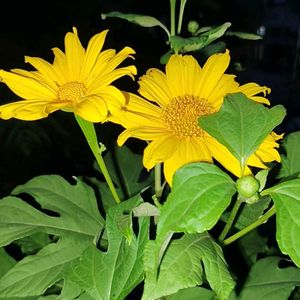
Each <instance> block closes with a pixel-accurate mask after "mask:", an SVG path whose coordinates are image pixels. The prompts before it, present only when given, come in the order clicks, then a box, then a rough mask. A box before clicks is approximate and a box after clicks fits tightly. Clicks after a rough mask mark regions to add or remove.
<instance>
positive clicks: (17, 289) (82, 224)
mask: <svg viewBox="0 0 300 300" xmlns="http://www.w3.org/2000/svg"><path fill="white" fill-rule="evenodd" d="M12 194H15V195H19V194H22V195H24V194H27V195H30V196H32V197H33V198H34V199H35V201H36V202H37V204H39V205H40V206H41V208H42V211H41V210H38V209H37V208H34V207H33V206H31V205H29V204H28V203H26V202H25V201H23V200H22V199H21V198H19V197H12V196H9V197H6V198H3V199H2V200H0V244H1V245H7V244H9V243H11V242H12V241H14V240H17V239H20V238H23V237H26V236H29V235H32V234H34V233H37V232H44V233H47V234H51V235H54V236H55V237H57V239H58V241H57V242H56V243H51V244H49V245H47V246H45V247H44V248H43V249H41V250H40V251H39V252H38V253H37V254H36V255H32V256H27V257H25V258H24V259H23V260H21V261H20V262H18V263H17V264H16V265H15V266H14V267H13V268H12V269H10V270H9V271H8V272H7V273H6V274H5V275H4V276H3V277H2V278H1V280H0V295H1V296H3V297H26V296H32V295H40V294H42V293H43V292H44V291H45V290H46V289H47V288H48V287H49V286H51V285H53V284H54V283H55V282H57V281H58V280H61V279H63V278H64V275H65V273H66V272H67V270H68V268H69V267H70V265H71V264H72V262H74V260H76V259H77V258H78V257H79V256H80V254H81V253H82V252H83V251H84V250H85V249H86V248H87V247H89V246H90V244H91V243H92V241H93V239H94V237H95V236H96V235H97V233H98V231H99V230H100V229H101V228H103V225H104V220H103V218H102V217H101V216H100V214H99V213H98V208H97V202H96V198H95V196H94V193H93V190H92V189H91V188H90V187H89V186H87V185H85V184H84V183H82V182H80V181H77V182H76V184H75V185H71V184H70V183H68V182H67V181H66V180H64V179H63V178H62V177H60V176H54V175H52V176H40V177H36V178H34V179H32V180H30V181H29V182H27V183H26V184H24V185H22V186H19V187H17V188H16V189H14V191H13V192H12ZM54 213H55V214H56V215H58V216H54Z"/></svg>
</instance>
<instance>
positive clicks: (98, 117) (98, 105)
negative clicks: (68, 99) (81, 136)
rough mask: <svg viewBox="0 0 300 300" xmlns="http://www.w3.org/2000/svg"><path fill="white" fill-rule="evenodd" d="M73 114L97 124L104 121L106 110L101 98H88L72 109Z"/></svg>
mask: <svg viewBox="0 0 300 300" xmlns="http://www.w3.org/2000/svg"><path fill="white" fill-rule="evenodd" d="M74 113H75V114H76V115H78V116H80V117H81V118H83V119H85V120H87V121H89V122H93V123H97V122H104V121H105V120H106V117H107V114H108V110H107V105H106V103H105V101H104V100H103V99H102V98H101V97H98V96H89V97H88V98H87V99H85V100H83V101H82V102H80V103H79V104H77V105H76V106H75V107H74Z"/></svg>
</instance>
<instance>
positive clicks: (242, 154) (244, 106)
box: [199, 93, 286, 169]
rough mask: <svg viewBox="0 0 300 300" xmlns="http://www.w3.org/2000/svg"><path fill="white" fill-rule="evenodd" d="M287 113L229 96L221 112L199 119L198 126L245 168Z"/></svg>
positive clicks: (280, 106) (244, 98)
mask: <svg viewBox="0 0 300 300" xmlns="http://www.w3.org/2000/svg"><path fill="white" fill-rule="evenodd" d="M285 113H286V112H285V108H284V107H283V106H282V105H276V106H274V107H272V108H271V109H269V108H266V107H265V106H264V105H262V104H259V103H257V102H254V101H252V100H250V99H248V98H247V97H246V96H245V95H244V94H242V93H236V94H228V95H227V96H226V97H225V100H224V103H223V105H222V107H221V109H220V111H218V112H217V113H214V114H212V115H209V116H203V117H200V118H199V124H200V126H201V128H203V129H204V130H205V131H207V132H208V133H209V134H210V135H212V136H213V137H214V138H216V139H217V140H218V141H219V142H220V143H221V144H223V145H224V146H225V147H226V148H227V149H228V150H229V151H230V152H231V153H232V154H233V155H234V156H235V157H236V158H237V159H238V161H239V162H240V163H241V167H242V169H243V168H244V167H245V165H246V163H247V159H248V158H249V157H250V156H251V155H252V154H253V153H254V152H255V151H256V149H257V148H258V147H259V146H260V144H261V143H262V142H263V140H264V139H265V138H266V137H267V135H268V134H270V132H271V131H272V130H273V129H274V128H275V127H276V126H277V125H279V124H280V123H281V121H282V120H283V118H284V116H285Z"/></svg>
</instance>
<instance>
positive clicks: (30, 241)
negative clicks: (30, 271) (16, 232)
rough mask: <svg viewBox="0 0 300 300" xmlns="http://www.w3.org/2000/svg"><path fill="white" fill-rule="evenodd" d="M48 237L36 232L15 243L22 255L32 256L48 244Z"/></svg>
mask: <svg viewBox="0 0 300 300" xmlns="http://www.w3.org/2000/svg"><path fill="white" fill-rule="evenodd" d="M50 242H51V240H50V239H49V235H48V234H47V233H45V232H37V233H34V234H33V235H31V236H26V237H24V238H22V239H20V240H17V241H15V243H16V244H17V245H19V246H20V248H21V251H22V253H25V254H34V253H35V252H37V251H38V250H40V249H41V248H43V247H44V246H46V245H48V244H50Z"/></svg>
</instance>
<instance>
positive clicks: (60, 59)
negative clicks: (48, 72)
mask: <svg viewBox="0 0 300 300" xmlns="http://www.w3.org/2000/svg"><path fill="white" fill-rule="evenodd" d="M52 52H53V54H54V61H53V69H54V70H55V72H56V73H57V74H58V76H59V77H60V78H61V80H62V83H65V82H67V74H66V72H67V61H66V55H65V53H63V52H62V51H61V50H60V49H59V48H57V47H55V48H52Z"/></svg>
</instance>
